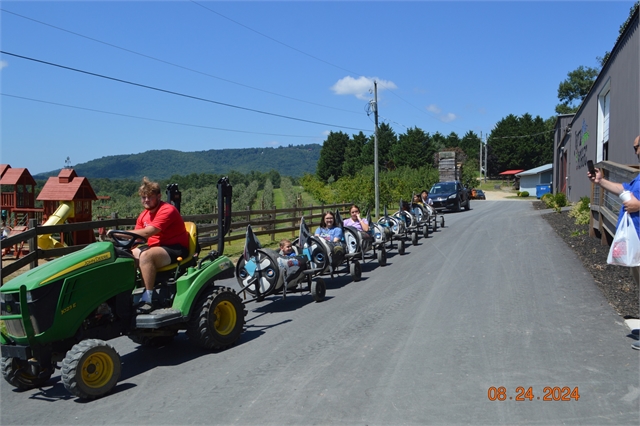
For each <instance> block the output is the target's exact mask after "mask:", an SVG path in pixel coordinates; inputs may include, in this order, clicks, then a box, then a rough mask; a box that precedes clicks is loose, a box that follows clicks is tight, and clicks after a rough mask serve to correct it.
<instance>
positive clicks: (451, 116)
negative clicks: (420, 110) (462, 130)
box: [426, 104, 458, 123]
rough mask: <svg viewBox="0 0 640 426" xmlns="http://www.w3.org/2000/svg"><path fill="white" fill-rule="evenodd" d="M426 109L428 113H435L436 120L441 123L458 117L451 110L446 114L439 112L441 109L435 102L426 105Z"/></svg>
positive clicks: (449, 121)
mask: <svg viewBox="0 0 640 426" xmlns="http://www.w3.org/2000/svg"><path fill="white" fill-rule="evenodd" d="M426 109H427V111H429V112H430V113H432V114H435V115H436V116H437V117H438V120H440V121H442V122H443V123H451V122H452V121H453V120H457V119H458V116H457V115H455V114H454V113H452V112H448V113H446V114H441V112H442V110H441V109H440V107H439V106H438V105H436V104H431V105H429V106H427V108H426Z"/></svg>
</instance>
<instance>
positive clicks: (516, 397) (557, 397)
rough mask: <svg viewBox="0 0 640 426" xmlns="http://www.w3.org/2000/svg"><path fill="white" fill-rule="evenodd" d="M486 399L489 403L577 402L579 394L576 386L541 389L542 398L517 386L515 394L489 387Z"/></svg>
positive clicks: (531, 389) (530, 388)
mask: <svg viewBox="0 0 640 426" xmlns="http://www.w3.org/2000/svg"><path fill="white" fill-rule="evenodd" d="M487 397H488V398H489V401H577V400H578V399H580V392H578V387H577V386H576V387H574V388H570V387H568V386H564V387H559V386H553V387H551V386H546V387H544V388H543V389H542V396H540V394H537V396H536V395H534V393H533V388H532V387H528V388H525V387H524V386H518V387H517V388H516V389H515V394H511V393H509V392H508V390H507V388H506V387H504V386H500V387H495V386H491V387H490V388H489V389H488V390H487Z"/></svg>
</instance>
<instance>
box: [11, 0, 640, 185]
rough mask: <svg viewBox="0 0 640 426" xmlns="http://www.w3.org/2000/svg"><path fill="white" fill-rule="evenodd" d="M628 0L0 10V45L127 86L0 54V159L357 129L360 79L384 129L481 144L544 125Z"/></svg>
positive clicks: (86, 156)
mask: <svg viewBox="0 0 640 426" xmlns="http://www.w3.org/2000/svg"><path fill="white" fill-rule="evenodd" d="M632 5H633V1H607V2H592V1H588V2H578V1H566V2H554V1H541V2H520V1H510V2H480V1H471V2H455V1H449V2H432V1H421V2H419V1H414V2H384V1H356V2H323V1H318V2H307V1H289V2H271V1H261V2H242V1H223V2H218V1H216V2H210V1H198V2H191V1H175V2H169V1H159V2H158V1H155V2H154V1H141V2H127V1H107V2H90V1H84V2H80V1H71V2H55V1H44V2H31V1H19V2H13V1H2V2H1V3H0V8H2V9H3V10H2V11H0V19H1V21H0V24H1V33H0V36H1V39H0V40H1V50H3V51H5V52H9V53H11V54H15V55H21V56H25V57H29V58H33V59H37V60H39V61H45V62H50V63H53V64H58V65H62V66H65V67H70V68H75V69H78V70H82V71H87V72H90V73H95V74H100V75H103V76H107V77H110V78H114V79H120V80H124V81H127V82H131V83H135V84H137V85H138V86H136V85H132V84H125V83H122V82H117V81H114V80H109V79H105V78H100V77H95V76H91V75H88V74H85V73H79V72H74V71H70V70H67V69H63V68H60V67H55V66H51V65H45V64H42V63H38V62H34V61H32V60H26V59H22V58H18V57H15V56H11V55H8V54H2V55H1V56H0V92H1V93H2V96H0V102H1V104H0V106H1V109H0V118H1V131H0V137H1V147H2V150H1V158H0V161H1V162H2V163H4V164H6V163H8V164H10V165H11V166H12V167H27V168H29V170H30V171H31V173H33V174H36V173H41V172H45V171H50V170H54V169H57V168H60V167H63V166H64V164H65V159H66V158H67V157H69V158H70V162H71V164H72V165H73V164H78V163H83V162H86V161H89V160H92V159H95V158H100V157H103V156H109V155H117V154H132V153H139V152H144V151H148V150H152V149H176V150H181V151H203V150H209V149H223V148H249V147H275V146H281V145H284V146H287V145H289V144H294V145H297V144H307V143H322V142H323V141H324V140H325V138H326V135H327V134H328V132H329V131H336V132H337V131H343V132H345V133H348V134H350V135H351V134H355V133H358V132H359V131H360V130H363V131H364V132H365V133H367V134H371V133H372V131H373V127H374V123H373V116H372V115H368V114H367V113H366V107H367V104H368V102H369V100H370V99H371V98H372V94H371V92H370V91H371V90H372V89H373V81H374V80H375V81H378V82H379V83H378V103H379V114H380V121H381V122H387V123H389V124H390V125H391V127H392V128H393V129H394V130H395V132H396V133H398V134H401V133H405V132H406V130H407V129H408V128H412V127H419V128H421V129H423V130H425V131H426V132H429V133H431V134H433V133H435V132H436V131H439V132H440V133H443V134H445V135H447V134H449V133H451V132H456V133H457V134H458V135H459V136H463V135H464V134H465V133H466V132H467V131H469V130H471V131H474V132H476V133H477V134H478V135H479V134H480V133H481V132H482V134H483V135H486V134H487V133H489V132H491V130H492V129H493V127H494V126H495V124H496V123H497V122H498V121H500V120H501V119H502V118H504V117H505V116H507V115H508V114H515V115H522V114H525V113H529V114H531V115H533V116H536V115H539V116H541V117H542V118H545V119H546V118H549V117H551V116H553V115H554V108H555V105H556V104H557V103H558V99H557V89H558V85H559V83H560V82H561V81H562V80H564V79H565V78H566V76H567V73H568V72H570V71H572V70H574V69H575V68H577V67H578V66H580V65H585V66H591V67H597V66H598V63H597V61H596V57H597V56H603V55H604V53H605V51H607V50H611V49H612V47H613V45H614V43H615V41H616V38H617V36H618V30H619V27H620V25H621V24H622V23H623V22H624V21H625V19H626V18H627V16H628V14H629V9H630V8H631V6H632ZM139 85H144V86H149V87H152V88H154V89H161V90H164V91H167V92H174V93H175V94H170V93H167V92H162V91H159V90H152V89H149V88H143V87H141V86H139ZM194 98H198V99H194ZM98 111H102V112H98ZM287 117H288V118H287Z"/></svg>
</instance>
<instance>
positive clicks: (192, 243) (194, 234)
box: [157, 222, 198, 272]
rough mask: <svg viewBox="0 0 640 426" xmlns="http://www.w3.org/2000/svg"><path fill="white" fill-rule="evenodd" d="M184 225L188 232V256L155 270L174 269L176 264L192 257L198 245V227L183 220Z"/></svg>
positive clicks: (185, 261) (181, 263) (187, 261)
mask: <svg viewBox="0 0 640 426" xmlns="http://www.w3.org/2000/svg"><path fill="white" fill-rule="evenodd" d="M184 227H185V228H187V233H188V234H189V256H187V257H185V258H184V259H182V260H181V261H180V262H176V263H172V264H170V265H167V266H163V267H162V268H160V269H158V271H157V272H165V271H171V270H172V269H176V268H177V267H178V265H180V266H182V265H184V264H185V263H189V262H190V261H191V260H192V259H193V256H194V255H195V254H196V248H197V246H198V229H197V228H196V224H195V223H193V222H185V223H184Z"/></svg>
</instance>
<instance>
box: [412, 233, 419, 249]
mask: <svg viewBox="0 0 640 426" xmlns="http://www.w3.org/2000/svg"><path fill="white" fill-rule="evenodd" d="M411 244H413V245H414V246H417V245H418V231H415V232H414V233H413V234H411Z"/></svg>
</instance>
